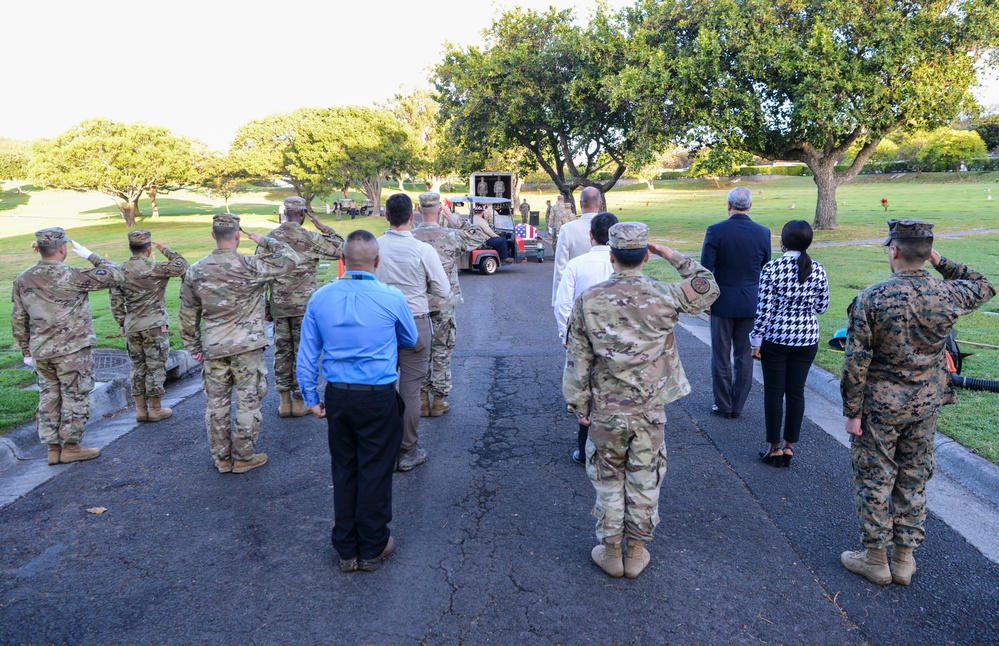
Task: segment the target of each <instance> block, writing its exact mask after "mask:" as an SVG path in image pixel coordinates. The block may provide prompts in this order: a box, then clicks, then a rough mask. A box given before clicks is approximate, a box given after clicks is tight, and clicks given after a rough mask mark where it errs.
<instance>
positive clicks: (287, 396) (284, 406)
mask: <svg viewBox="0 0 999 646" xmlns="http://www.w3.org/2000/svg"><path fill="white" fill-rule="evenodd" d="M278 394H279V395H281V405H280V406H278V417H291V391H288V390H282V391H281V392H279V393H278Z"/></svg>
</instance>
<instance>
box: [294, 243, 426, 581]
mask: <svg viewBox="0 0 999 646" xmlns="http://www.w3.org/2000/svg"><path fill="white" fill-rule="evenodd" d="M343 256H344V264H345V267H346V270H347V271H346V272H345V273H344V275H343V278H341V279H340V280H337V281H335V282H333V283H330V284H329V285H326V286H325V287H323V288H321V289H320V290H319V291H317V292H316V293H315V294H314V295H313V296H312V298H311V299H310V300H309V305H308V307H307V308H306V310H305V318H304V319H303V320H302V336H301V344H300V345H299V348H298V362H297V376H298V383H299V387H300V388H301V391H302V398H303V399H304V400H305V403H306V405H308V406H309V407H310V408H311V409H312V412H313V413H314V414H315V415H316V417H319V418H326V420H327V424H328V437H329V450H330V459H331V462H332V470H333V515H334V526H333V533H332V542H333V548H334V549H336V551H337V554H338V555H339V557H340V569H341V570H342V571H344V572H355V571H357V570H367V571H370V570H375V569H377V568H378V567H379V566H380V565H381V564H382V562H383V561H384V560H385V559H386V558H387V557H388V556H389V555H390V554H391V553H392V550H393V549H394V548H395V540H394V539H393V538H392V535H391V533H390V532H389V529H388V523H389V522H390V521H391V520H392V472H393V470H394V469H395V465H396V461H397V460H398V457H399V446H400V444H401V442H402V427H403V424H402V413H403V409H404V406H403V403H402V399H401V398H400V397H399V395H398V394H397V393H396V391H395V382H396V380H397V379H398V376H399V375H398V372H397V370H396V366H397V363H398V348H399V347H400V346H401V347H412V346H413V345H415V344H416V341H417V338H418V336H417V329H416V322H415V321H414V319H413V314H412V312H410V309H409V306H408V304H407V303H406V297H405V296H403V295H402V292H400V291H399V290H398V289H396V288H395V287H391V286H389V285H385V284H384V283H381V282H378V279H377V278H376V277H375V269H376V268H377V267H378V264H379V256H378V241H377V240H375V237H374V236H373V235H371V233H369V232H368V231H364V230H357V231H354V232H353V233H351V234H350V235H349V236H347V242H346V246H345V247H344V251H343ZM320 353H322V356H323V362H322V370H323V376H324V377H325V378H326V381H327V384H326V398H325V404H324V403H323V402H320V400H319V392H318V381H319V370H318V366H319V356H320Z"/></svg>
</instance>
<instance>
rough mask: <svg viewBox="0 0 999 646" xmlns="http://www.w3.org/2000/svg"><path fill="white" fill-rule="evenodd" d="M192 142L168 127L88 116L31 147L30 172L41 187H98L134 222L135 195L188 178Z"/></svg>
mask: <svg viewBox="0 0 999 646" xmlns="http://www.w3.org/2000/svg"><path fill="white" fill-rule="evenodd" d="M193 164H194V159H193V156H192V152H191V142H190V141H189V140H187V139H184V138H182V137H177V136H175V135H174V134H172V133H171V132H170V131H169V130H167V129H166V128H160V127H158V126H148V125H145V124H142V123H131V124H125V123H118V122H115V121H109V120H107V119H91V120H89V121H84V122H83V123H80V124H79V125H77V126H74V127H73V128H70V129H69V130H67V131H66V132H64V133H63V134H61V135H59V136H58V137H56V138H55V139H51V140H41V141H39V142H36V144H35V146H34V157H33V160H32V164H31V171H30V172H31V175H32V177H33V178H34V179H35V180H36V181H38V182H39V183H40V184H42V185H43V186H50V187H53V188H66V189H72V190H75V191H100V192H101V193H104V194H105V195H108V196H110V197H111V198H112V199H114V200H115V204H116V205H117V206H118V210H119V212H120V213H121V217H122V218H124V219H125V224H126V225H127V226H129V227H133V226H135V220H136V218H137V217H138V216H140V215H141V213H140V212H139V198H141V197H142V195H143V193H145V192H146V191H149V190H150V189H154V188H157V187H170V186H174V185H180V184H186V183H188V182H190V181H191V179H192V177H193V175H192V169H193Z"/></svg>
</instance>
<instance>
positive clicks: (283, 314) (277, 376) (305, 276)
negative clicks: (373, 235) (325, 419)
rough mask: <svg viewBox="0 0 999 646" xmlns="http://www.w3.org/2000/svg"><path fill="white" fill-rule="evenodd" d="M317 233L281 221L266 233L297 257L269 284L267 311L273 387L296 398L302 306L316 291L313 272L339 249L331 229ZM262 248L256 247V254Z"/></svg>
mask: <svg viewBox="0 0 999 646" xmlns="http://www.w3.org/2000/svg"><path fill="white" fill-rule="evenodd" d="M321 231H322V232H321V233H319V232H316V231H308V230H306V229H305V228H303V227H302V225H300V224H298V223H297V222H290V221H289V222H285V223H284V224H282V225H281V226H279V227H278V228H276V229H274V230H273V231H271V232H270V233H269V234H267V235H268V236H269V237H270V238H272V239H274V240H278V241H280V242H283V243H285V244H287V245H288V246H289V247H291V248H292V249H294V250H295V252H296V253H297V254H298V257H299V262H298V266H297V267H295V269H293V270H292V271H290V272H288V273H286V274H283V275H281V276H278V277H277V278H275V279H274V281H273V282H272V283H271V286H270V290H269V298H268V300H267V311H268V314H270V316H271V318H272V319H273V321H274V385H275V390H277V391H278V392H279V393H280V392H289V391H290V392H292V393H293V395H295V396H296V397H297V395H298V379H297V377H296V376H295V359H296V357H297V356H298V343H299V334H300V332H301V329H302V317H304V316H305V306H306V305H308V303H309V299H310V298H311V297H312V295H313V294H314V293H315V291H316V290H317V289H318V288H319V283H318V279H317V273H318V271H319V261H320V260H336V259H337V258H339V257H340V254H341V251H342V248H343V238H342V237H340V235H339V234H337V232H336V231H334V230H333V228H332V227H328V226H325V225H323V228H322V229H321ZM261 252H262V249H260V248H259V247H258V248H257V253H261Z"/></svg>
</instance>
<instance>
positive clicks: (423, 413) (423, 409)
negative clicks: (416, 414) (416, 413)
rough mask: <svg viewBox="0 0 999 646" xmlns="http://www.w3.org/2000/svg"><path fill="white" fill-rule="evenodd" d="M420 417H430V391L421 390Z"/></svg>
mask: <svg viewBox="0 0 999 646" xmlns="http://www.w3.org/2000/svg"><path fill="white" fill-rule="evenodd" d="M420 417H430V393H428V392H427V391H425V390H421V391H420Z"/></svg>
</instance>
